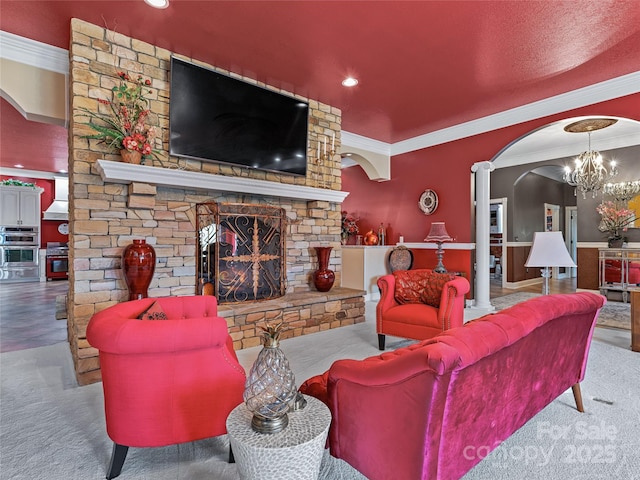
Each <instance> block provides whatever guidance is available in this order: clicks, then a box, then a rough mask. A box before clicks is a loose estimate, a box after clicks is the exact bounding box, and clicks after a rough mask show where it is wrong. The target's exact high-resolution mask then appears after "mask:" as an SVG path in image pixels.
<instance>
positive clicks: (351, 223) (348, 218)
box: [341, 212, 360, 243]
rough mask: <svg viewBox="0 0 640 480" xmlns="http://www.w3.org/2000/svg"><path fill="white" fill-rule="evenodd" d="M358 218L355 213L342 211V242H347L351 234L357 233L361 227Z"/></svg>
mask: <svg viewBox="0 0 640 480" xmlns="http://www.w3.org/2000/svg"><path fill="white" fill-rule="evenodd" d="M357 222H358V219H357V218H355V217H354V216H353V215H351V214H349V213H347V212H342V234H341V236H342V243H346V242H347V239H348V238H349V237H350V236H351V235H357V234H358V232H359V231H360V229H359V228H358V223H357Z"/></svg>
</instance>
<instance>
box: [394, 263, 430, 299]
mask: <svg viewBox="0 0 640 480" xmlns="http://www.w3.org/2000/svg"><path fill="white" fill-rule="evenodd" d="M429 274H430V272H421V271H416V270H396V271H395V272H393V276H394V277H395V279H396V287H395V291H394V297H395V300H396V302H398V303H399V304H400V305H403V304H405V303H423V302H422V300H420V296H421V294H422V291H423V290H424V289H425V287H426V285H427V283H428V280H429Z"/></svg>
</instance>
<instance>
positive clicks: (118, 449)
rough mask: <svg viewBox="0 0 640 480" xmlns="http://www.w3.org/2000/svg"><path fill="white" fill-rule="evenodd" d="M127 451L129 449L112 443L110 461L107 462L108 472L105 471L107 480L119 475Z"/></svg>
mask: <svg viewBox="0 0 640 480" xmlns="http://www.w3.org/2000/svg"><path fill="white" fill-rule="evenodd" d="M128 451H129V447H127V446H125V445H119V444H117V443H116V442H113V450H112V452H111V461H110V462H109V470H108V471H107V480H111V479H112V478H116V477H117V476H118V475H120V472H121V471H122V465H124V460H125V458H127V452H128Z"/></svg>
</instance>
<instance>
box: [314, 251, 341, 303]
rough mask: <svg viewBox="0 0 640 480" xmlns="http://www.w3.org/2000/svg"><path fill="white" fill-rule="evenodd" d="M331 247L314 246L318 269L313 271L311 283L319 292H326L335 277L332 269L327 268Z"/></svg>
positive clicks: (331, 285)
mask: <svg viewBox="0 0 640 480" xmlns="http://www.w3.org/2000/svg"><path fill="white" fill-rule="evenodd" d="M332 248H333V247H315V249H316V255H318V270H316V271H315V272H313V284H314V285H315V287H316V289H317V290H318V291H319V292H328V291H329V290H331V287H333V282H334V281H335V279H336V275H335V273H333V270H329V268H328V267H329V257H330V256H331V249H332Z"/></svg>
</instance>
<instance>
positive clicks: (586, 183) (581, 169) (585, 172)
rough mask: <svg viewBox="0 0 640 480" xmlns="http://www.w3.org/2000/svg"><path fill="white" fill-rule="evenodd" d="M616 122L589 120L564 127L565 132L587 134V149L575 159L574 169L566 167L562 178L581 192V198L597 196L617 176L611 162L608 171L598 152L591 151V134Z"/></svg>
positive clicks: (608, 119) (598, 119)
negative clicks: (589, 195)
mask: <svg viewBox="0 0 640 480" xmlns="http://www.w3.org/2000/svg"><path fill="white" fill-rule="evenodd" d="M617 121H618V120H616V119H613V118H589V119H587V120H580V121H578V122H574V123H572V124H570V125H567V126H566V127H564V130H565V132H570V133H584V132H587V133H588V134H589V148H588V149H587V151H586V152H582V153H581V154H580V155H579V156H578V158H576V166H575V169H573V170H571V167H569V166H566V167H565V172H564V176H563V177H562V178H563V180H564V181H565V182H567V183H568V184H569V185H571V186H573V187H576V189H577V190H579V191H581V192H582V198H587V192H591V196H592V197H593V198H595V197H596V195H598V191H599V190H602V189H603V188H604V186H605V184H607V183H608V182H610V180H611V179H612V178H613V177H614V176H616V175H617V174H618V170H617V169H616V163H615V162H614V161H612V162H611V164H610V167H609V170H607V169H606V168H605V167H604V165H603V164H602V163H603V162H602V155H600V152H597V151H595V150H591V132H593V131H595V130H601V129H603V128H607V127H609V126H611V125H613V124H614V123H616V122H617Z"/></svg>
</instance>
